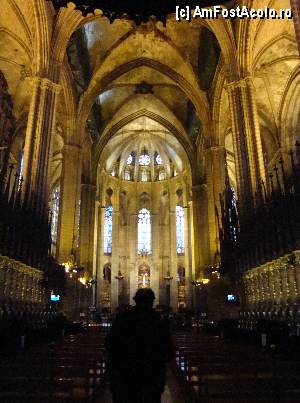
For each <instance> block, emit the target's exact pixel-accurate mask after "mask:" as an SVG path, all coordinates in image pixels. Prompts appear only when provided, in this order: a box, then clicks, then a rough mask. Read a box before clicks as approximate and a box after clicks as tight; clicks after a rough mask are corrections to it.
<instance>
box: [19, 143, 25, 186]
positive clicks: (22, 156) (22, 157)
mask: <svg viewBox="0 0 300 403" xmlns="http://www.w3.org/2000/svg"><path fill="white" fill-rule="evenodd" d="M23 169H24V149H23V150H22V154H21V161H20V166H19V183H18V188H19V189H20V187H21V183H22V175H23Z"/></svg>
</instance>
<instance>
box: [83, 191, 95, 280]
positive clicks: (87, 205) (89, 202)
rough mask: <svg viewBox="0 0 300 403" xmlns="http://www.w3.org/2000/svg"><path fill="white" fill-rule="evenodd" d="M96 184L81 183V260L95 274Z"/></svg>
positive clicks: (90, 273) (91, 274)
mask: <svg viewBox="0 0 300 403" xmlns="http://www.w3.org/2000/svg"><path fill="white" fill-rule="evenodd" d="M95 198H96V186H94V185H89V184H83V185H81V204H80V236H79V257H80V258H79V261H80V265H81V266H82V267H84V268H85V270H86V271H87V272H88V273H89V275H90V276H91V277H92V276H93V246H94V219H95V214H94V213H95V209H94V206H95Z"/></svg>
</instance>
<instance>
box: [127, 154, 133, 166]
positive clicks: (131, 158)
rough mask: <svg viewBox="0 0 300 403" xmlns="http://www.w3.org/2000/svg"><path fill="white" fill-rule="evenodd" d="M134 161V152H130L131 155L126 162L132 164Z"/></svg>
mask: <svg viewBox="0 0 300 403" xmlns="http://www.w3.org/2000/svg"><path fill="white" fill-rule="evenodd" d="M132 163H133V156H132V154H129V156H128V158H127V161H126V164H127V165H131V164H132Z"/></svg>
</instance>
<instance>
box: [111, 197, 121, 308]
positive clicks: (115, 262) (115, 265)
mask: <svg viewBox="0 0 300 403" xmlns="http://www.w3.org/2000/svg"><path fill="white" fill-rule="evenodd" d="M115 199H116V198H115ZM113 208H114V209H113V220H112V259H111V309H112V312H114V311H115V310H116V308H117V307H118V303H119V298H118V297H119V286H118V280H116V278H115V277H116V276H117V275H118V271H119V262H120V247H119V222H120V212H119V206H118V205H114V206H113Z"/></svg>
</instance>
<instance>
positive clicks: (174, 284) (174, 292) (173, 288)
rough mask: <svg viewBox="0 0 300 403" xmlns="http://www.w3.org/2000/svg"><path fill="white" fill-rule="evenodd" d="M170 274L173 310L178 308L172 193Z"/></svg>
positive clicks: (173, 201) (172, 200) (174, 219)
mask: <svg viewBox="0 0 300 403" xmlns="http://www.w3.org/2000/svg"><path fill="white" fill-rule="evenodd" d="M169 217H170V219H169V223H170V274H171V276H172V277H173V280H172V281H171V282H170V305H171V308H172V309H173V311H177V308H178V282H177V270H178V267H177V250H176V213H175V200H174V195H171V197H170V213H169Z"/></svg>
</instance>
